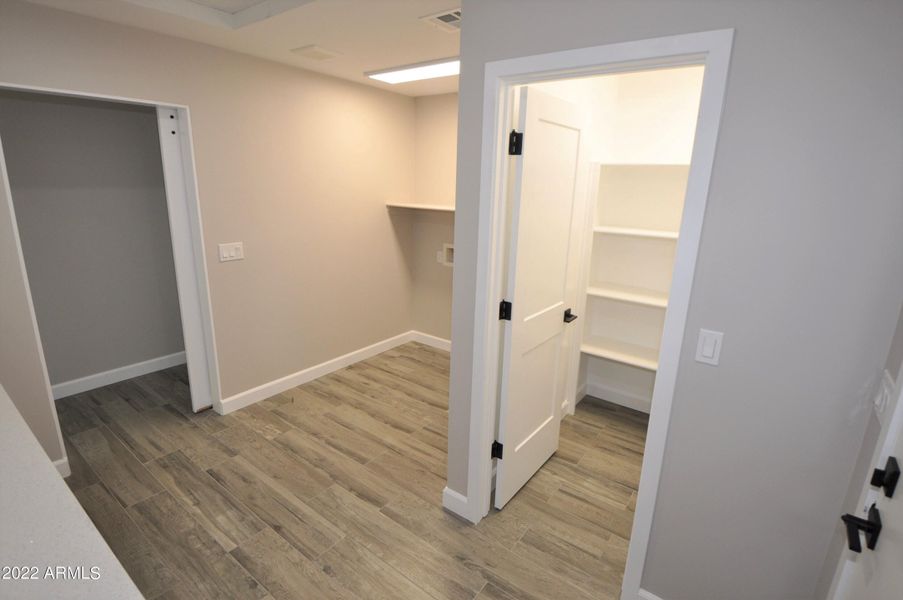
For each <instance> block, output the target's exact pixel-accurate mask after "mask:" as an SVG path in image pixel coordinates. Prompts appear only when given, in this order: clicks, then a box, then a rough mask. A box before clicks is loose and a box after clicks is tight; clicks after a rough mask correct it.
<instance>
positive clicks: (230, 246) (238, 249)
mask: <svg viewBox="0 0 903 600" xmlns="http://www.w3.org/2000/svg"><path fill="white" fill-rule="evenodd" d="M244 257H245V246H244V243H243V242H229V243H226V244H220V245H219V261H220V262H228V261H230V260H243V259H244Z"/></svg>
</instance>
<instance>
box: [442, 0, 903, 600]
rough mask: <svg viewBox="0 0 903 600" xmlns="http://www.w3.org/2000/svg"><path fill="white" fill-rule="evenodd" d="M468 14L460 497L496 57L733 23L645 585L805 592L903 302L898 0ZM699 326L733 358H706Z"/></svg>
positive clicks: (457, 398) (459, 272)
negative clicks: (482, 181)
mask: <svg viewBox="0 0 903 600" xmlns="http://www.w3.org/2000/svg"><path fill="white" fill-rule="evenodd" d="M563 4H565V3H561V2H539V1H514V0H494V1H492V2H485V1H476V0H473V1H471V0H465V1H464V7H463V10H464V14H465V15H467V17H466V19H465V22H464V29H463V32H462V39H461V59H462V75H461V88H460V102H461V112H460V122H459V123H460V128H459V138H458V140H459V145H458V166H459V170H458V179H457V214H456V223H455V228H456V230H455V243H456V248H457V257H456V258H457V265H456V269H455V279H454V304H453V307H454V308H453V319H452V335H453V340H454V346H453V351H452V380H451V398H450V422H449V447H450V456H449V485H450V487H451V488H452V489H453V490H455V491H458V492H460V493H465V494H466V492H467V489H466V486H467V484H466V472H467V461H466V458H464V457H466V450H467V443H468V432H467V429H468V423H469V417H470V415H469V402H470V398H469V391H470V380H471V362H470V361H471V354H472V341H473V325H474V281H475V273H476V267H477V265H476V239H477V231H478V228H479V227H480V223H479V222H478V218H477V217H478V210H477V209H478V206H477V202H478V200H477V199H478V197H479V177H480V176H479V173H480V167H481V166H482V164H484V163H485V162H487V161H489V160H490V157H486V156H482V155H481V146H480V143H481V127H482V124H481V120H482V114H481V113H482V94H483V66H484V64H485V63H486V62H487V61H491V60H496V59H502V58H510V57H515V56H525V55H530V54H536V53H542V52H549V51H555V50H563V49H569V48H579V47H585V46H594V45H600V44H606V43H613V42H620V41H626V40H633V39H643V38H649V37H656V36H662V35H670V34H676V33H686V32H693V31H705V30H711V29H721V28H726V27H733V28H736V38H735V44H734V52H733V58H732V62H731V72H730V77H729V83H728V90H727V98H726V104H725V109H724V115H723V121H722V124H721V129H720V135H719V143H718V150H717V156H716V159H715V167H714V174H713V179H712V186H711V192H710V197H709V203H708V209H707V212H706V222H705V226H704V230H703V237H702V243H701V248H700V254H699V259H698V266H697V270H696V278H695V282H694V288H693V295H692V298H691V304H690V310H689V316H688V322H687V334H686V338H685V340H684V352H683V355H682V356H681V360H680V367H679V373H678V381H677V388H676V393H675V398H674V409H673V415H672V422H671V424H670V431H669V437H668V444H667V450H666V457H665V464H664V473H663V476H662V480H661V488H660V493H659V501H658V506H657V507H656V514H655V520H654V523H653V529H652V537H651V542H650V546H649V555H648V560H647V565H646V571H645V573H644V576H643V587H644V588H646V589H648V590H649V591H651V592H653V593H655V594H657V595H659V596H660V597H662V598H664V599H666V600H706V599H711V600H723V599H725V598H731V599H732V600H747V599H748V600H753V599H755V600H778V599H780V600H790V599H796V598H811V597H813V595H814V593H815V588H816V581H817V579H818V575H819V572H820V571H821V568H822V563H823V562H824V560H825V557H826V555H827V550H828V546H829V542H830V540H831V538H832V535H833V534H834V532H835V531H836V529H837V527H838V525H839V521H838V516H839V515H840V514H841V509H842V503H843V500H844V496H845V492H846V489H847V486H848V484H849V481H850V475H851V474H852V471H853V467H854V463H855V460H856V456H857V453H858V450H859V447H860V444H861V442H862V439H863V433H864V428H865V424H866V416H867V415H868V409H867V406H866V402H867V398H866V395H867V394H866V393H865V390H867V389H870V388H869V386H870V385H871V383H872V382H873V381H874V377H875V376H876V373H878V372H879V370H880V368H881V367H882V365H883V364H884V362H885V358H886V356H887V353H888V348H889V347H890V340H891V334H892V332H893V329H894V324H895V323H896V319H897V315H898V311H899V308H900V302H901V298H903V276H901V274H903V235H901V234H900V232H901V231H903V201H901V199H903V169H901V168H900V165H901V164H903V135H901V133H903V111H901V110H900V107H901V106H903V77H901V76H900V64H901V63H903V36H901V35H900V31H901V29H903V3H901V2H899V0H873V1H871V2H856V1H851V0H848V1H841V0H831V1H823V0H822V1H818V0H797V1H795V2H778V1H771V0H765V1H761V2H749V1H748V0H719V1H718V2H712V1H710V0H686V1H682V2H673V1H671V0H667V1H666V0H645V1H643V2H636V1H635V0H609V1H606V2H599V1H596V0H571V1H569V2H567V3H566V6H567V8H566V10H565V9H563V8H562V5H563ZM700 327H706V328H711V329H715V330H720V331H724V332H725V337H724V348H723V352H722V355H721V365H720V366H719V367H717V368H713V367H710V366H707V365H702V364H699V363H696V362H694V361H693V351H694V348H695V341H696V335H697V332H698V330H699V328H700Z"/></svg>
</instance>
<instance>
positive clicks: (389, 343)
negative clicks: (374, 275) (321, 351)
mask: <svg viewBox="0 0 903 600" xmlns="http://www.w3.org/2000/svg"><path fill="white" fill-rule="evenodd" d="M408 342H421V343H423V344H427V345H429V346H434V347H437V348H439V347H440V346H439V345H438V344H441V343H442V342H446V343H448V340H443V339H442V338H437V337H435V336H432V335H427V334H425V333H421V332H419V331H414V330H411V331H406V332H405V333H401V334H399V335H396V336H394V337H390V338H388V339H385V340H382V341H381V342H376V343H375V344H371V345H369V346H366V347H364V348H360V349H358V350H355V351H353V352H349V353H348V354H344V355H342V356H339V357H337V358H333V359H331V360H327V361H326V362H322V363H320V364H318V365H314V366H312V367H308V368H307V369H303V370H301V371H298V372H297V373H292V374H291V375H286V376H285V377H280V378H279V379H275V380H273V381H270V382H269V383H265V384H263V385H259V386H257V387H255V388H251V389H250V390H246V391H244V392H240V393H238V394H235V395H234V396H229V397H228V398H224V399H223V402H222V406H223V412H222V414H224V415H227V414H229V413H231V412H234V411H236V410H239V409H242V408H244V407H246V406H250V405H251V404H254V403H255V402H260V401H261V400H265V399H267V398H269V397H271V396H275V395H276V394H280V393H282V392H284V391H286V390H290V389H292V388H293V387H296V386H299V385H301V384H304V383H307V382H308V381H313V380H314V379H317V378H318V377H323V376H324V375H329V374H330V373H332V372H333V371H338V370H339V369H344V368H345V367H347V366H349V365H353V364H354V363H356V362H360V361H362V360H367V359H368V358H371V357H373V356H376V355H377V354H380V353H382V352H385V351H386V350H391V349H392V348H395V347H396V346H400V345H402V344H407V343H408ZM449 345H450V343H449Z"/></svg>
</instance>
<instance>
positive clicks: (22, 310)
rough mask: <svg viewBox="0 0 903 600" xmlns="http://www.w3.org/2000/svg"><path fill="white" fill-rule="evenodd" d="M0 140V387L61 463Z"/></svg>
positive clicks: (53, 410) (46, 449)
mask: <svg viewBox="0 0 903 600" xmlns="http://www.w3.org/2000/svg"><path fill="white" fill-rule="evenodd" d="M2 141H3V140H2V137H0V385H2V386H3V388H4V389H5V390H6V393H8V394H9V397H10V398H11V399H12V401H13V403H14V404H15V405H16V408H17V409H18V411H19V413H21V414H22V418H24V419H25V422H26V423H28V426H29V427H30V428H31V431H32V433H34V436H35V437H36V438H37V439H38V441H39V442H40V443H41V447H42V448H44V452H46V453H47V455H48V456H49V457H50V459H51V460H60V459H62V458H64V457H65V455H66V451H65V449H64V448H63V438H62V436H61V435H60V425H59V422H58V421H57V416H56V408H55V407H54V405H53V398H52V397H51V396H50V383H49V382H48V381H47V376H46V375H45V373H44V362H43V361H42V360H41V346H40V341H39V338H38V335H37V325H36V324H35V321H34V315H33V313H32V312H31V307H30V306H29V297H28V282H27V281H26V280H25V277H24V276H23V270H22V262H21V258H20V254H19V243H18V235H17V234H16V227H15V219H14V218H13V217H14V214H13V203H12V199H11V197H10V194H9V182H8V178H7V174H6V162H5V161H4V160H3V148H2Z"/></svg>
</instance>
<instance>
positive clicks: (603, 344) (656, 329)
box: [580, 164, 689, 410]
mask: <svg viewBox="0 0 903 600" xmlns="http://www.w3.org/2000/svg"><path fill="white" fill-rule="evenodd" d="M598 168H599V179H598V182H597V190H596V194H595V201H594V208H595V216H594V218H593V219H592V223H593V226H592V234H590V236H589V237H590V240H591V248H590V249H589V255H590V258H589V265H588V266H589V278H588V282H587V284H586V304H585V306H584V307H583V310H584V311H585V316H586V319H585V321H584V329H583V342H582V343H581V345H580V351H581V353H582V354H583V361H582V365H583V375H582V376H583V377H584V379H583V382H584V383H585V384H586V390H587V391H588V392H590V393H595V394H599V395H600V397H601V398H603V399H605V400H608V401H610V402H614V403H616V404H623V405H624V406H629V407H631V408H637V409H640V410H648V407H649V404H650V402H651V400H652V392H653V389H654V386H655V377H656V371H657V370H658V354H659V350H658V347H659V344H660V343H661V334H662V329H663V327H664V320H665V309H667V308H668V290H669V289H670V287H671V277H672V272H673V268H674V257H675V252H676V251H677V244H676V242H677V239H678V230H679V229H680V222H681V218H682V213H683V198H684V193H685V190H686V185H687V176H688V174H689V168H688V167H687V166H682V165H654V164H649V165H599V166H598Z"/></svg>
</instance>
